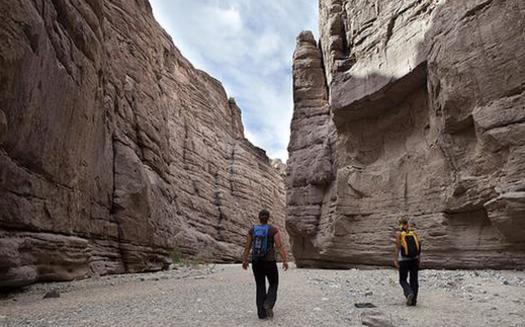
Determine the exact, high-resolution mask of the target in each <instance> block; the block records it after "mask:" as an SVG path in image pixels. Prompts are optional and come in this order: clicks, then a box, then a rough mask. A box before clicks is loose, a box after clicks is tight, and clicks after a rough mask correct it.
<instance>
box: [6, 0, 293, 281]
mask: <svg viewBox="0 0 525 327" xmlns="http://www.w3.org/2000/svg"><path fill="white" fill-rule="evenodd" d="M0 35H1V39H2V44H1V45H0V76H1V77H0V78H1V83H0V208H1V210H0V245H1V246H0V287H2V286H17V285H24V284H28V283H31V282H35V281H49V280H70V279H74V278H82V277H85V276H87V275H89V274H110V273H122V272H138V271H146V270H158V269H162V268H165V267H166V266H167V265H169V260H168V258H167V254H168V252H169V251H170V250H171V249H173V248H178V249H179V250H180V251H181V252H182V253H183V254H186V255H194V256H199V257H200V258H202V259H209V260H212V261H232V260H239V256H240V253H241V244H242V243H243V241H244V238H245V233H246V229H247V228H248V227H249V226H250V224H251V223H253V222H254V221H255V219H256V217H257V213H258V211H259V209H260V208H261V207H267V208H269V209H270V210H271V211H272V213H273V218H274V223H276V224H277V225H281V224H284V185H283V182H282V178H281V176H280V173H279V171H278V170H276V169H274V168H273V167H272V166H271V163H270V161H269V159H268V158H267V157H266V154H265V152H264V151H263V150H261V149H258V148H256V147H254V146H253V145H251V144H250V143H249V142H248V141H247V140H246V139H245V138H244V132H243V127H242V122H241V112H240V109H239V108H238V107H237V105H236V104H235V101H234V100H233V99H230V100H228V98H227V96H226V94H225V91H224V89H223V87H222V86H221V84H220V83H219V82H218V81H217V80H215V79H213V78H212V77H210V76H209V75H207V74H206V73H204V72H202V71H199V70H197V69H195V68H193V66H192V65H191V64H190V63H189V62H188V61H187V60H186V59H185V58H184V57H183V56H182V55H181V54H180V52H179V51H178V50H177V49H176V48H175V46H174V45H173V43H172V42H171V40H170V38H169V37H168V36H167V34H166V33H164V32H163V30H162V29H161V28H160V26H159V25H158V24H157V23H156V21H155V20H154V18H153V15H152V12H151V8H150V6H149V3H148V1H146V0H137V1H124V0H109V1H108V0H106V1H102V0H41V1H36V0H35V1H32V0H21V1H7V0H2V1H0Z"/></svg>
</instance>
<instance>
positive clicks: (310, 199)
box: [287, 0, 525, 268]
mask: <svg viewBox="0 0 525 327" xmlns="http://www.w3.org/2000/svg"><path fill="white" fill-rule="evenodd" d="M523 17H525V3H523V2H522V1H519V0H507V1H503V0H500V1H498V0H469V1H430V0H426V1H416V0H404V1H389V0H385V1H371V0H320V29H321V36H320V42H319V45H317V44H316V43H315V40H314V39H313V37H312V36H311V35H308V34H305V33H303V34H301V36H300V37H299V39H298V40H299V42H298V47H297V50H296V54H295V57H294V92H295V94H294V95H295V99H294V100H295V112H294V120H293V122H292V139H291V141H290V147H289V151H290V158H291V159H290V162H289V165H288V172H289V175H288V179H287V204H288V218H287V226H288V229H289V231H290V234H291V236H292V238H291V240H292V243H293V252H294V255H295V258H296V260H297V264H298V265H299V266H320V267H350V266H354V265H389V264H391V262H392V260H393V244H392V236H393V230H394V229H395V228H396V221H397V219H398V218H399V217H401V216H407V217H409V218H411V220H412V221H413V222H414V223H415V225H416V229H417V230H418V231H419V233H420V235H421V238H422V239H423V247H424V256H423V264H424V265H425V266H429V267H445V268H458V267H462V268H524V267H525V205H524V204H525V155H524V154H525V93H524V92H525V46H524V44H525V42H524V41H525V36H524V34H523V31H524V29H525V22H524V20H523ZM321 58H322V59H321ZM322 76H324V80H323V77H322ZM323 84H324V85H323ZM311 99H313V100H311ZM330 117H331V119H330ZM332 122H333V124H334V125H335V128H333V127H331V126H332ZM332 139H335V141H332Z"/></svg>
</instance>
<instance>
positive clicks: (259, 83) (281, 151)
mask: <svg viewBox="0 0 525 327" xmlns="http://www.w3.org/2000/svg"><path fill="white" fill-rule="evenodd" d="M151 3H152V7H153V10H154V13H155V16H156V18H157V19H158V20H159V22H160V23H161V25H162V26H164V28H165V29H166V30H167V31H168V33H170V34H171V35H172V37H173V40H174V42H175V44H176V45H177V47H178V48H179V49H180V50H181V51H182V53H183V54H184V55H185V56H186V57H187V58H188V59H189V60H190V61H191V62H192V63H193V64H194V65H195V66H196V67H198V68H200V69H203V70H205V71H207V72H208V73H210V74H211V75H212V76H214V77H216V78H218V79H220V80H221V81H222V82H223V84H224V86H225V88H226V90H227V92H228V94H229V95H230V96H233V97H235V98H236V100H237V103H238V104H239V106H240V107H241V110H242V114H243V121H244V125H245V131H246V136H247V138H248V139H249V140H250V141H251V142H252V143H254V144H255V145H257V146H259V147H261V148H263V149H265V150H266V151H267V153H268V155H269V156H270V157H272V158H276V157H279V158H281V159H284V160H286V159H287V157H288V154H287V151H286V147H287V145H288V140H289V136H290V131H289V128H290V120H291V117H292V108H293V103H292V77H291V64H292V54H293V50H294V48H295V37H296V36H297V35H298V34H299V33H300V32H301V31H302V30H305V29H310V30H313V31H314V33H315V34H317V31H316V30H317V1H314V0H294V1H289V0H286V1H246V0H199V1H194V0H151Z"/></svg>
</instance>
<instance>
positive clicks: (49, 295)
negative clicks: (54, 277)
mask: <svg viewBox="0 0 525 327" xmlns="http://www.w3.org/2000/svg"><path fill="white" fill-rule="evenodd" d="M59 297H60V292H59V291H57V290H51V291H49V292H47V293H46V294H45V295H44V299H56V298H59Z"/></svg>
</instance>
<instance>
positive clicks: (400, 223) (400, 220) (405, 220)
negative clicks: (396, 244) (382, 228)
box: [399, 218, 408, 225]
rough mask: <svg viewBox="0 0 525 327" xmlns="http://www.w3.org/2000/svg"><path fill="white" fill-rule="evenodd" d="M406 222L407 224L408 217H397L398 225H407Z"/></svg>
mask: <svg viewBox="0 0 525 327" xmlns="http://www.w3.org/2000/svg"><path fill="white" fill-rule="evenodd" d="M407 224H408V218H400V219H399V225H407Z"/></svg>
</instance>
